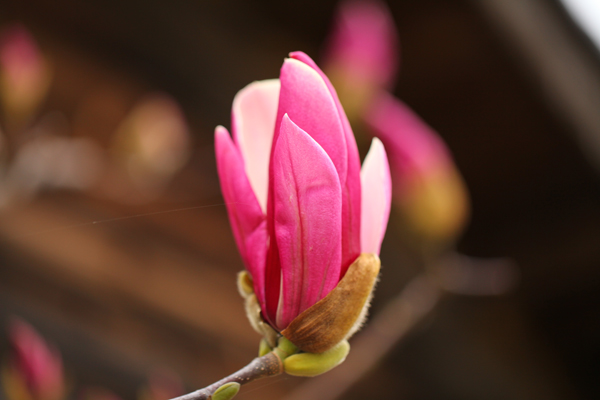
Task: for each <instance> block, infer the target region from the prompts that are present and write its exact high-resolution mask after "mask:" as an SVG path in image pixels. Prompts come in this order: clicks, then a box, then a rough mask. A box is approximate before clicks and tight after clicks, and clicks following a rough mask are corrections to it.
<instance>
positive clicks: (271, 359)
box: [171, 352, 284, 400]
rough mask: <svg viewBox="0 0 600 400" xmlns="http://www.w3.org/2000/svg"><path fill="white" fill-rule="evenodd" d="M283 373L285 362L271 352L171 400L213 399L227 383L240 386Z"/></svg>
mask: <svg viewBox="0 0 600 400" xmlns="http://www.w3.org/2000/svg"><path fill="white" fill-rule="evenodd" d="M283 371H284V370H283V362H282V361H281V358H280V357H279V356H278V355H277V354H275V352H271V353H269V354H266V355H264V356H262V357H257V358H255V359H254V360H252V361H251V362H250V364H248V365H246V366H245V367H244V368H242V369H240V370H239V371H237V372H235V373H233V374H231V375H229V376H228V377H225V378H223V379H221V380H220V381H218V382H215V383H213V384H212V385H209V386H207V387H205V388H203V389H200V390H196V391H195V392H192V393H188V394H185V395H183V396H179V397H175V398H174V399H171V400H208V399H211V398H212V395H213V394H214V393H215V391H216V390H217V389H218V388H220V387H221V386H223V385H225V384H226V383H229V382H237V383H239V384H240V385H244V384H246V383H249V382H252V381H256V380H258V379H262V378H267V377H269V376H276V375H279V374H281V373H283Z"/></svg>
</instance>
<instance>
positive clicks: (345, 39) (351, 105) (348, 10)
mask: <svg viewBox="0 0 600 400" xmlns="http://www.w3.org/2000/svg"><path fill="white" fill-rule="evenodd" d="M398 43H399V40H398V34H397V32H396V27H395V25H394V20H393V19H392V16H391V14H390V11H389V10H388V8H387V6H386V5H385V4H384V3H383V2H381V1H378V0H372V1H368V0H366V1H365V0H350V1H342V2H340V4H339V6H338V9H337V13H336V15H335V17H334V23H333V28H332V30H331V33H330V35H329V38H328V40H327V42H326V46H325V51H324V54H323V65H324V70H325V72H326V73H327V75H328V76H329V77H330V79H331V82H332V83H333V86H334V87H335V88H336V90H337V92H338V95H339V96H340V100H341V102H342V104H343V105H344V109H345V110H346V113H347V114H348V118H349V119H350V121H352V122H354V121H356V119H357V118H359V117H360V115H361V113H362V110H363V109H364V108H365V107H366V106H367V105H368V104H369V103H370V101H371V99H372V97H373V95H374V94H375V93H376V92H377V91H379V90H390V89H391V88H392V86H393V85H394V82H395V79H396V75H397V71H398V64H399V51H398Z"/></svg>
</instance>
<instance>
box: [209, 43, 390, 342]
mask: <svg viewBox="0 0 600 400" xmlns="http://www.w3.org/2000/svg"><path fill="white" fill-rule="evenodd" d="M232 120H233V122H232V125H233V129H232V130H233V139H234V140H232V139H231V137H230V136H229V133H228V132H227V131H226V129H225V128H223V127H217V129H216V132H215V147H216V155H217V167H218V172H219V177H220V180H221V188H222V191H223V196H224V197H225V200H226V202H227V209H228V213H229V218H230V222H231V225H232V228H233V231H234V235H235V239H236V242H237V244H238V248H239V249H240V252H241V254H242V258H243V259H244V262H245V264H246V267H247V269H248V272H249V273H250V275H251V277H252V282H253V287H254V291H253V292H254V293H252V294H248V292H249V290H248V288H247V287H248V286H249V284H248V282H247V280H246V278H244V277H242V278H243V279H241V282H240V292H241V293H242V295H243V296H244V297H245V298H246V310H247V313H248V314H249V317H250V321H251V323H252V325H253V327H254V328H255V329H256V330H257V331H259V332H260V333H263V334H264V335H265V338H266V339H267V342H269V345H270V346H273V344H274V343H273V340H272V338H270V337H269V336H270V335H269V334H265V332H264V329H263V328H264V327H263V325H261V324H268V325H267V326H269V327H272V328H271V329H274V330H276V331H277V332H280V333H281V334H282V335H283V336H285V337H287V338H288V339H290V340H291V341H292V343H294V344H295V345H296V346H298V347H299V348H300V349H301V350H303V351H308V352H313V353H321V352H325V351H327V350H329V349H330V348H332V347H333V346H335V345H336V344H337V343H339V342H340V341H342V340H343V339H344V338H346V337H348V335H349V334H351V333H352V332H353V328H354V327H355V326H357V325H360V322H357V320H359V318H360V316H361V315H362V311H363V309H364V307H365V304H367V303H368V298H369V296H370V293H371V291H372V289H373V285H374V282H375V279H376V276H377V273H378V272H379V258H378V257H377V254H379V250H380V247H381V241H382V240H383V236H384V233H385V229H386V226H387V219H388V216H389V209H390V201H391V182H390V174H389V167H388V164H387V157H386V153H385V150H384V147H383V145H382V144H381V142H380V141H379V140H377V139H375V140H374V141H373V144H372V146H371V150H370V151H369V154H368V155H367V157H366V159H365V162H364V163H363V166H362V171H361V167H360V159H359V157H358V150H357V147H356V142H355V140H354V136H353V134H352V130H351V128H350V124H349V123H348V120H347V118H346V115H345V113H344V110H343V108H342V107H341V105H340V103H339V100H338V98H337V95H336V93H335V90H334V89H333V86H332V85H331V83H330V82H329V80H328V79H327V77H326V76H325V75H324V74H323V72H322V71H321V70H320V69H319V68H318V67H317V66H316V64H315V63H314V62H313V61H312V60H311V59H310V58H309V57H308V56H307V55H306V54H304V53H300V52H296V53H292V54H291V57H290V58H289V59H286V60H285V61H284V64H283V67H282V69H281V75H280V79H279V80H269V81H262V82H255V83H252V84H250V85H248V86H247V87H246V88H245V89H243V90H242V91H240V92H239V93H238V95H237V96H236V98H235V100H234V103H233V111H232ZM361 191H362V192H361ZM361 193H362V194H361ZM361 253H364V254H361ZM263 319H264V320H263Z"/></svg>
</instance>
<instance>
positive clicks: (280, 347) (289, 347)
mask: <svg viewBox="0 0 600 400" xmlns="http://www.w3.org/2000/svg"><path fill="white" fill-rule="evenodd" d="M273 352H274V353H275V354H277V356H278V357H279V358H280V359H281V360H285V359H286V358H287V357H289V356H290V355H292V354H295V353H297V352H298V347H296V345H295V344H294V343H292V342H290V341H289V340H288V339H287V338H285V337H283V336H281V337H280V338H279V340H278V342H277V347H276V348H275V350H273Z"/></svg>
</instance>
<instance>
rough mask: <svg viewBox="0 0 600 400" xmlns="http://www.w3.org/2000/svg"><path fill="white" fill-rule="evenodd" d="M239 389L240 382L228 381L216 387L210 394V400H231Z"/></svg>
mask: <svg viewBox="0 0 600 400" xmlns="http://www.w3.org/2000/svg"><path fill="white" fill-rule="evenodd" d="M239 391H240V384H239V383H237V382H229V383H226V384H224V385H223V386H221V387H220V388H218V389H217V390H216V391H215V392H214V393H213V395H212V400H231V399H233V398H234V397H235V395H236V394H238V392H239Z"/></svg>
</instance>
